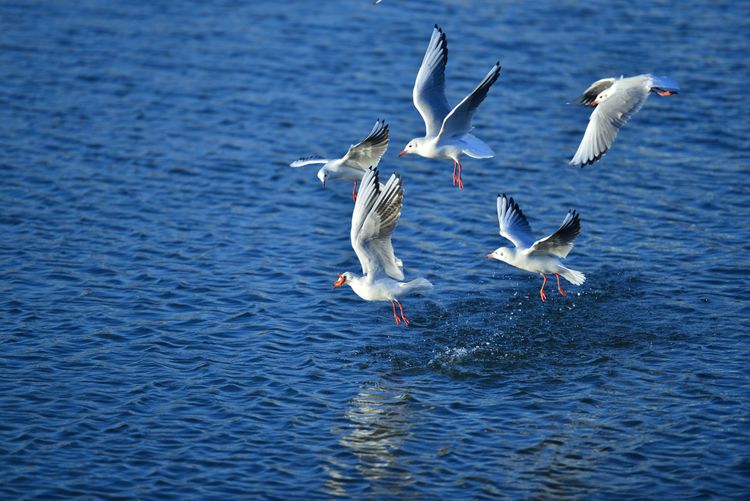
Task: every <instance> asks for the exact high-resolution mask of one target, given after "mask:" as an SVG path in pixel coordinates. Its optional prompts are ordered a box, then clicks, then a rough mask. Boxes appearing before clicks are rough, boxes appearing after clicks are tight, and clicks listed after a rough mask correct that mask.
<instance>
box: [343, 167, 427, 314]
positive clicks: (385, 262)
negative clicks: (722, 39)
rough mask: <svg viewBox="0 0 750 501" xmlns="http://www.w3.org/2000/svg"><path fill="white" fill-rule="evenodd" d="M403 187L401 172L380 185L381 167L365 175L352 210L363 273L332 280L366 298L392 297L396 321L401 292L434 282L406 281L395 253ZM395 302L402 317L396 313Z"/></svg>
mask: <svg viewBox="0 0 750 501" xmlns="http://www.w3.org/2000/svg"><path fill="white" fill-rule="evenodd" d="M403 199H404V189H403V187H402V186H401V176H399V175H398V174H396V173H393V174H392V175H391V177H390V179H389V180H388V182H387V183H386V184H385V186H383V188H381V184H380V181H379V179H378V170H377V169H375V168H370V169H369V170H368V171H367V172H366V173H365V175H364V177H363V178H362V182H361V183H360V186H359V193H358V195H357V201H356V202H355V203H354V211H353V212H352V229H351V240H352V247H353V248H354V252H355V253H356V254H357V257H358V258H359V262H360V264H361V265H362V273H363V274H364V275H363V276H357V275H355V274H354V273H352V272H349V271H347V272H345V273H339V278H338V280H336V281H335V282H333V286H334V287H341V286H342V285H344V284H348V285H349V286H350V287H351V288H352V289H353V290H354V292H355V293H356V294H357V295H358V296H359V297H361V298H362V299H364V300H365V301H390V302H391V307H392V308H393V319H394V320H395V321H396V325H399V324H400V323H401V321H402V320H403V322H404V325H406V326H408V325H409V320H407V318H406V316H405V315H404V307H403V305H402V304H401V302H400V301H399V298H400V297H402V296H406V295H410V294H419V293H423V292H427V291H429V290H430V289H432V284H431V283H430V282H428V281H427V280H425V279H424V278H417V279H414V280H412V281H410V282H403V281H402V280H404V270H403V264H402V263H401V261H400V260H399V259H397V258H396V257H395V256H394V254H393V245H392V244H391V235H392V234H393V230H394V229H395V228H396V223H398V218H399V216H401V206H402V205H403ZM396 305H398V308H399V310H400V312H401V318H399V316H398V314H397V313H396Z"/></svg>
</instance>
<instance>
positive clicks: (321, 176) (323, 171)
mask: <svg viewBox="0 0 750 501" xmlns="http://www.w3.org/2000/svg"><path fill="white" fill-rule="evenodd" d="M318 179H320V182H321V183H322V184H323V188H325V187H326V179H328V170H327V169H326V168H325V167H321V168H320V170H319V171H318Z"/></svg>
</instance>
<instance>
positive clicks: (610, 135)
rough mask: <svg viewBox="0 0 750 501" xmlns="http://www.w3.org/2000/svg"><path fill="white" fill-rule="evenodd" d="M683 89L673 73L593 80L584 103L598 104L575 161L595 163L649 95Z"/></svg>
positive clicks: (671, 92) (573, 160) (574, 162)
mask: <svg viewBox="0 0 750 501" xmlns="http://www.w3.org/2000/svg"><path fill="white" fill-rule="evenodd" d="M679 90H680V88H679V86H678V85H677V83H676V82H675V81H674V80H672V79H671V78H669V77H655V76H652V75H638V76H635V77H628V78H623V77H620V78H618V79H614V78H603V79H601V80H597V81H596V82H594V83H592V84H591V86H590V87H589V88H588V89H586V91H585V92H584V93H583V94H582V95H581V97H580V98H579V99H580V102H581V104H583V105H584V106H595V107H596V109H595V110H594V112H593V113H591V116H590V117H589V124H588V126H587V127H586V132H585V133H584V134H583V139H582V140H581V144H580V145H579V146H578V151H576V154H575V155H574V156H573V158H572V159H571V161H570V164H572V165H581V167H584V166H586V165H591V164H593V163H594V162H596V161H597V160H599V159H600V158H602V156H604V154H605V153H607V150H608V149H609V148H610V147H611V146H612V143H613V142H614V141H615V137H616V136H617V132H618V131H619V130H620V127H622V126H623V125H625V122H627V121H628V120H629V119H630V117H632V116H633V115H635V114H636V112H637V111H638V110H640V109H641V106H643V103H645V102H646V98H647V97H648V95H649V94H650V93H651V92H653V93H654V94H658V95H660V96H671V95H672V94H677V92H678V91H679Z"/></svg>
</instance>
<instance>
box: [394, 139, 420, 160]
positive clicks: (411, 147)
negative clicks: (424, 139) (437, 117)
mask: <svg viewBox="0 0 750 501" xmlns="http://www.w3.org/2000/svg"><path fill="white" fill-rule="evenodd" d="M420 143H421V139H420V138H418V137H415V138H414V139H412V140H411V141H409V142H408V143H406V146H404V149H403V150H401V151H400V152H399V154H398V156H399V158H401V157H403V156H404V155H408V154H409V153H416V152H417V150H418V149H419V145H420Z"/></svg>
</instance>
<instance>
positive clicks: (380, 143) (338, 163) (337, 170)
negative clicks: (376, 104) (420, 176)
mask: <svg viewBox="0 0 750 501" xmlns="http://www.w3.org/2000/svg"><path fill="white" fill-rule="evenodd" d="M387 149H388V124H386V123H385V121H384V120H380V119H378V120H377V121H376V122H375V125H374V126H373V128H372V130H371V131H370V134H368V136H367V137H366V138H364V139H363V140H362V141H360V142H359V143H357V144H353V145H351V146H350V147H349V151H347V152H346V155H344V156H343V157H342V158H336V159H328V158H319V157H304V158H300V159H299V160H295V161H294V162H292V163H291V164H289V166H290V167H302V166H304V165H313V164H323V167H321V168H320V170H319V171H318V179H320V182H321V183H323V187H324V188H325V186H326V181H328V180H329V179H344V180H349V181H354V189H353V190H352V199H353V200H355V201H356V200H357V182H358V181H359V180H360V179H362V176H363V175H364V174H365V172H367V169H369V168H370V167H377V165H378V164H379V163H380V159H381V158H382V157H383V154H384V153H385V150H387Z"/></svg>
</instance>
